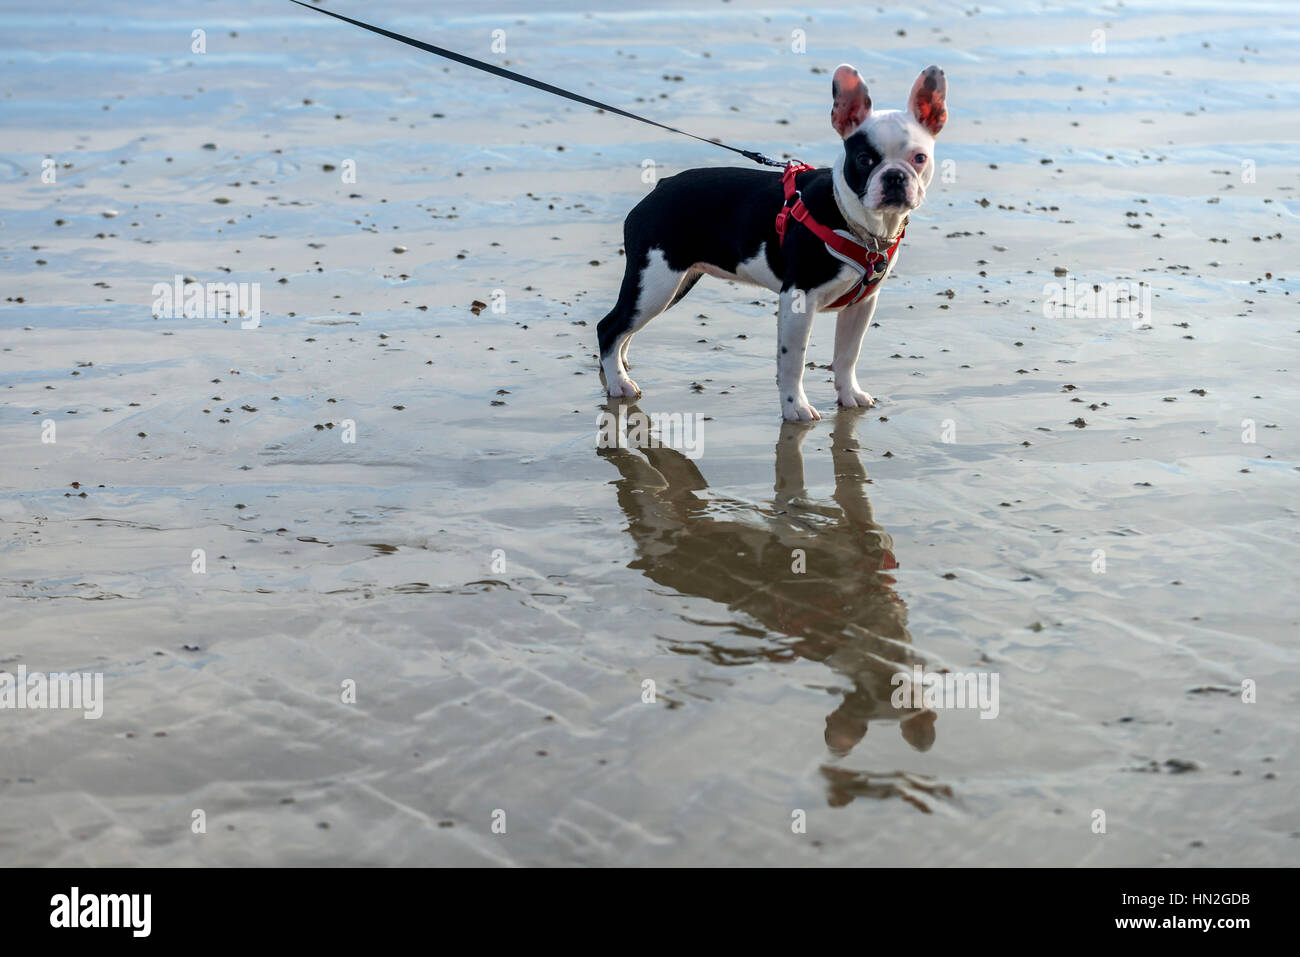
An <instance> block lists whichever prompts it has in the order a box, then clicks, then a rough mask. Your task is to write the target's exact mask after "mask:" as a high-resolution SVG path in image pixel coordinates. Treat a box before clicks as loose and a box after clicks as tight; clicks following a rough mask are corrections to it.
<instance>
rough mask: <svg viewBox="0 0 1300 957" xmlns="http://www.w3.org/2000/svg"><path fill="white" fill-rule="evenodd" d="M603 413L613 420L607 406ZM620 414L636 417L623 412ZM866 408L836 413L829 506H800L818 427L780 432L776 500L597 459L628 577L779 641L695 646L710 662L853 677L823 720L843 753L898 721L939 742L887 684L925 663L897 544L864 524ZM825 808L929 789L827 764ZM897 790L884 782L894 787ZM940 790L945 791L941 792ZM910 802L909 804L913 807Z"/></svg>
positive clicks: (678, 469)
mask: <svg viewBox="0 0 1300 957" xmlns="http://www.w3.org/2000/svg"><path fill="white" fill-rule="evenodd" d="M607 408H608V409H610V410H611V411H613V412H614V413H615V414H617V408H616V407H615V404H613V403H611V404H610V406H607ZM626 411H627V413H628V415H629V416H630V415H631V413H632V412H635V411H639V410H637V409H636V407H635V406H633V405H628V407H627V410H626ZM864 411H865V410H861V409H859V410H849V409H846V410H842V411H840V412H839V413H838V414H837V416H836V418H835V425H834V428H833V430H832V432H831V441H832V446H831V458H832V461H833V463H834V468H835V495H834V504H830V503H822V504H819V503H816V502H811V501H809V500H808V496H807V492H806V491H805V489H804V463H803V451H802V446H803V442H804V439H805V438H807V436H808V433H809V431H810V430H811V429H813V428H814V426H813V424H812V423H808V422H786V423H784V424H783V425H782V427H781V433H780V437H779V438H778V440H777V443H776V485H775V497H774V500H773V501H772V503H771V504H770V505H769V504H767V503H759V504H756V503H752V502H745V501H739V500H736V499H730V498H725V497H721V496H717V495H710V496H707V497H704V496H701V495H700V494H699V493H702V492H703V491H704V490H705V489H707V488H708V483H707V482H706V481H705V480H704V476H703V475H702V474H701V472H700V470H699V469H698V468H697V467H696V465H695V463H694V462H692V461H691V460H690V459H688V458H687V457H686V456H685V455H683V454H681V453H680V452H677V451H674V450H673V449H670V448H665V447H660V448H637V449H628V448H605V449H599V450H598V452H599V454H600V455H601V456H602V457H604V458H607V459H608V460H609V461H610V462H612V463H613V464H614V465H615V466H616V467H617V468H618V470H619V473H620V474H621V476H622V478H621V479H620V480H619V481H618V482H617V487H618V502H619V505H620V506H621V507H622V509H623V511H624V513H625V514H626V515H627V519H628V531H629V532H630V533H631V535H632V538H633V540H634V541H635V542H636V549H637V558H636V560H635V561H633V562H632V563H631V565H630V566H629V567H631V568H635V569H637V570H639V571H641V572H642V573H643V574H645V575H646V577H647V578H650V579H651V580H652V581H655V582H657V583H658V584H660V585H663V586H665V587H668V588H671V589H673V590H674V591H676V592H679V593H681V594H683V595H696V596H699V597H702V598H708V599H711V600H712V601H716V602H718V603H720V604H723V605H726V606H727V608H728V609H730V610H731V611H733V612H738V613H741V614H742V615H744V616H746V617H748V618H750V619H753V620H754V621H757V622H759V623H761V624H762V625H763V626H764V627H765V628H767V629H768V630H769V631H771V632H778V633H780V634H781V635H785V636H787V640H779V641H771V642H759V643H757V645H758V647H757V650H755V646H754V644H749V645H746V646H745V647H744V648H735V647H733V648H728V647H727V646H726V645H725V644H722V643H719V642H717V641H707V642H701V643H700V644H701V645H702V646H703V647H704V648H705V654H706V655H708V656H709V657H710V658H711V659H712V660H714V661H715V662H717V663H719V664H744V663H746V662H749V661H753V660H757V659H760V658H762V659H766V660H769V661H788V660H791V659H792V658H794V657H796V656H797V657H801V658H807V659H809V660H812V661H819V662H822V663H823V664H825V665H827V666H828V667H829V668H831V669H833V670H834V671H835V672H836V673H838V674H839V675H842V676H843V677H844V678H845V679H847V680H848V683H849V685H850V687H849V688H847V689H840V691H839V693H840V694H842V696H843V698H842V700H841V702H840V704H839V706H838V707H837V708H835V710H834V711H832V712H831V713H830V715H828V716H827V718H826V746H827V747H828V748H829V749H830V750H831V752H832V753H833V754H834V755H835V756H836V757H843V756H845V755H847V754H848V753H849V752H850V751H851V750H852V749H853V747H854V746H855V745H856V744H857V743H858V742H859V741H861V740H862V738H863V736H864V735H865V734H866V733H867V727H868V725H869V724H870V723H871V722H873V721H875V722H879V721H890V722H894V721H896V722H898V724H899V728H900V730H901V731H902V734H903V738H904V740H906V741H907V743H908V744H910V745H911V746H912V747H913V748H915V749H917V750H918V751H926V750H928V749H929V748H930V747H931V745H933V744H934V739H935V713H934V712H933V711H930V710H922V709H916V708H895V707H894V706H893V705H892V704H891V702H890V697H891V695H892V693H893V691H894V688H895V685H893V684H891V681H890V679H891V677H892V676H893V675H894V674H896V673H897V672H899V671H906V672H909V673H910V672H911V670H912V666H913V665H914V664H921V665H922V666H924V661H923V660H922V659H921V658H920V657H919V656H918V655H917V654H916V653H915V650H914V649H913V647H912V638H911V635H909V634H908V631H907V606H906V605H904V604H903V601H902V599H901V598H900V597H899V595H898V594H897V592H895V591H894V584H895V580H894V578H893V577H892V575H891V574H890V572H891V571H892V570H893V569H894V568H896V567H897V562H896V561H895V559H894V553H893V540H892V539H891V538H890V536H889V535H888V533H886V532H885V531H884V530H883V529H882V528H881V527H880V526H879V525H877V524H876V523H875V520H874V519H873V516H872V511H871V503H870V502H869V501H868V500H867V495H866V483H867V473H866V469H865V468H864V467H863V465H862V461H861V459H860V458H859V448H858V443H857V437H856V431H857V425H858V422H859V420H860V418H861V415H862V413H863V412H864ZM823 773H824V774H825V775H826V778H827V780H828V783H829V786H830V791H831V803H833V804H834V803H847V802H848V801H849V800H852V798H853V797H855V796H873V797H884V796H888V795H889V794H891V793H893V794H899V795H902V796H904V797H907V795H908V794H909V793H914V791H915V790H916V789H919V790H921V791H927V792H932V791H934V790H936V788H935V787H934V786H932V785H931V786H927V785H926V784H924V783H921V782H919V781H917V780H916V779H914V778H913V777H912V776H911V775H898V774H892V775H874V774H873V775H871V780H870V781H868V780H866V777H865V776H864V775H861V774H858V773H857V772H851V771H847V770H844V769H840V768H834V767H827V768H824V769H823ZM891 779H892V780H891ZM943 790H946V789H943ZM913 803H917V802H916V801H913Z"/></svg>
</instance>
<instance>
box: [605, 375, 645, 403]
mask: <svg viewBox="0 0 1300 957" xmlns="http://www.w3.org/2000/svg"><path fill="white" fill-rule="evenodd" d="M605 392H606V393H607V394H608V395H609V397H610V398H611V399H635V398H636V397H637V396H639V395H640V394H641V390H640V389H639V388H637V384H636V383H635V382H633V381H632V380H631V379H629V378H628V377H627V376H621V377H619V378H617V379H615V380H614V381H613V382H611V383H610V384H609V387H608V388H607V389H606V390H605Z"/></svg>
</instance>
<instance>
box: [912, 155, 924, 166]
mask: <svg viewBox="0 0 1300 957" xmlns="http://www.w3.org/2000/svg"><path fill="white" fill-rule="evenodd" d="M912 162H913V163H915V164H916V165H917V166H920V165H921V164H922V163H924V162H925V154H924V153H917V154H916V155H915V156H913V157H912Z"/></svg>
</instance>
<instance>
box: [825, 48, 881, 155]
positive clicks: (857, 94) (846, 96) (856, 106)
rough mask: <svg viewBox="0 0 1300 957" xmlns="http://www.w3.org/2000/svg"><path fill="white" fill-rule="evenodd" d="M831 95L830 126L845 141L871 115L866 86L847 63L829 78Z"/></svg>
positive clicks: (840, 66)
mask: <svg viewBox="0 0 1300 957" xmlns="http://www.w3.org/2000/svg"><path fill="white" fill-rule="evenodd" d="M831 94H832V96H834V98H835V99H834V102H833V103H832V105H831V126H833V127H835V132H836V133H839V134H840V139H847V138H848V136H849V134H850V133H852V132H853V131H854V130H856V129H857V128H858V127H859V126H861V125H862V123H863V121H864V120H866V118H867V116H868V115H870V113H871V97H870V96H868V95H867V84H866V83H864V82H863V81H862V74H860V73H858V71H857V70H855V69H853V67H851V66H849V65H848V64H847V63H841V64H840V65H839V66H838V67H836V68H835V76H833V77H832V78H831Z"/></svg>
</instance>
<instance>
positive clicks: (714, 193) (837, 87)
mask: <svg viewBox="0 0 1300 957" xmlns="http://www.w3.org/2000/svg"><path fill="white" fill-rule="evenodd" d="M831 95H832V106H831V126H832V127H833V128H834V129H835V132H836V133H838V134H839V136H840V139H841V140H842V141H843V149H842V151H841V152H840V153H839V154H838V155H837V156H836V158H835V163H834V165H833V166H831V167H830V168H821V169H812V168H807V167H801V166H795V167H787V170H786V173H785V174H782V173H777V172H768V171H765V170H752V169H737V168H705V169H691V170H686V171H685V172H682V173H679V174H677V175H676V176H670V177H666V178H664V179H662V180H660V181H659V183H658V185H656V187H655V188H654V190H652V191H651V192H650V193H649V194H648V195H647V196H646V197H645V198H644V199H643V200H641V202H640V203H638V204H637V205H636V207H635V208H634V209H633V210H632V211H631V212H630V213H629V214H628V216H627V219H626V220H625V222H624V225H623V235H624V249H625V252H626V255H627V263H626V268H625V271H624V274H623V284H622V287H621V289H620V290H619V296H618V302H617V304H616V305H615V306H614V308H613V309H612V310H610V312H609V315H607V316H606V317H605V318H604V319H602V320H601V322H600V324H599V326H598V327H597V336H598V339H599V345H600V363H601V373H602V376H603V378H604V382H605V391H606V392H607V394H608V395H609V396H610V397H612V398H618V397H635V396H638V395H640V394H641V390H640V389H639V388H638V387H637V384H636V383H635V382H633V381H632V379H631V378H629V377H628V373H627V351H628V343H629V342H630V341H631V339H632V336H633V335H635V334H636V333H637V332H639V331H640V330H641V329H642V328H643V327H644V326H645V324H646V323H647V322H649V321H650V320H651V319H653V318H654V317H655V316H657V315H659V314H660V313H661V312H663V311H664V310H666V309H668V308H669V307H670V306H672V305H674V304H676V303H677V302H679V301H681V299H682V298H683V297H684V296H685V295H686V294H687V293H688V292H690V290H691V288H692V287H693V286H694V285H695V284H696V283H697V282H698V281H699V279H700V277H701V276H706V275H707V276H715V277H718V278H721V279H731V280H738V281H740V282H745V283H751V284H754V285H758V286H763V287H765V288H767V289H769V290H771V291H773V292H778V293H779V294H780V302H779V306H778V310H777V385H778V387H779V390H780V402H781V414H782V416H783V417H784V418H785V419H786V420H789V421H811V420H813V419H820V418H821V415H820V414H819V413H818V411H817V410H816V409H815V408H814V407H813V405H812V403H811V402H809V401H808V396H807V395H806V394H805V393H804V388H803V372H804V363H805V353H806V351H807V348H808V336H809V333H810V332H811V330H812V320H813V315H814V314H815V313H816V312H818V311H820V310H832V311H836V312H837V316H836V321H835V355H834V360H833V363H832V366H831V368H832V370H833V372H834V379H835V392H836V398H837V400H838V402H839V404H840V405H841V406H846V407H854V406H870V405H873V404H874V402H875V400H874V399H872V397H871V396H870V395H868V394H867V393H866V392H865V391H863V389H862V387H861V386H860V385H859V384H858V378H857V372H856V366H857V361H858V355H859V353H860V351H861V348H862V339H863V336H864V335H865V334H866V331H867V328H868V327H869V326H870V325H871V318H872V316H873V314H874V313H875V310H876V300H877V298H878V295H879V291H880V284H881V282H882V281H883V280H884V278H885V277H886V276H888V274H889V272H890V270H891V269H892V268H893V264H894V261H895V253H896V251H897V249H898V245H899V240H900V239H901V235H902V232H903V230H904V228H905V226H906V224H907V218H908V214H909V213H911V212H912V211H913V210H915V209H916V208H917V207H919V206H920V205H921V203H922V201H923V200H924V199H925V193H926V189H927V188H928V187H929V185H930V181H931V179H932V178H933V177H934V167H935V159H934V139H935V136H937V135H938V133H939V131H940V130H941V129H943V126H944V123H945V122H946V121H947V118H948V111H947V107H946V101H947V83H946V80H945V78H944V74H943V71H942V70H941V69H939V68H938V67H937V66H929V67H926V68H925V69H924V70H922V71H921V73H920V75H919V76H918V77H917V78H916V82H915V83H914V84H913V86H912V92H911V95H910V97H909V98H908V103H907V109H905V110H873V109H872V106H871V97H870V96H869V95H868V93H867V86H866V83H865V82H864V81H863V79H862V76H861V75H860V74H859V73H858V71H857V70H855V69H854V68H853V67H851V66H849V65H848V64H843V65H841V66H840V67H838V68H837V69H836V70H835V74H834V77H833V79H832V82H831ZM799 204H801V205H802V218H801V216H800V214H799V213H798V211H797V210H796V209H795V207H796V206H798V205H799ZM792 211H793V212H795V215H789V213H790V212H792ZM783 213H784V214H785V215H782V214H783ZM778 216H781V218H782V220H783V222H782V223H781V224H780V225H778ZM778 231H780V232H781V233H783V236H781V235H779V234H778ZM836 237H838V239H837V238H836ZM832 244H834V245H832Z"/></svg>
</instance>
